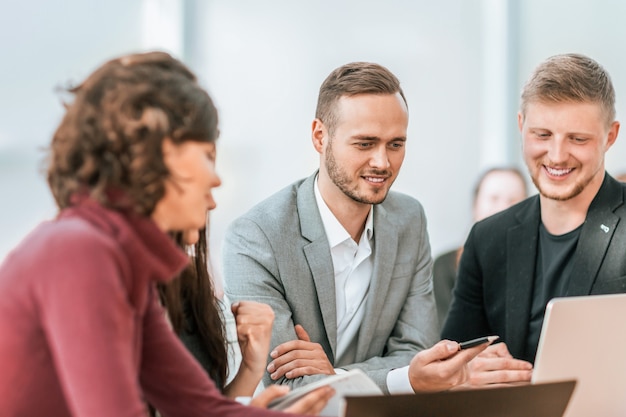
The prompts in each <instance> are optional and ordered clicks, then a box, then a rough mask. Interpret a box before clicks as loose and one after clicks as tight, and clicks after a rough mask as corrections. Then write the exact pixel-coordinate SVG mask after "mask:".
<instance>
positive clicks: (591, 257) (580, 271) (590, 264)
mask: <svg viewBox="0 0 626 417" xmlns="http://www.w3.org/2000/svg"><path fill="white" fill-rule="evenodd" d="M623 204H624V195H623V192H622V185H621V184H620V183H619V182H618V181H617V180H615V179H614V178H612V177H611V176H610V175H609V174H608V173H605V174H604V181H603V182H602V185H601V186H600V189H599V190H598V194H596V196H595V198H594V199H593V201H592V202H591V205H590V206H589V210H588V211H587V217H586V218H585V223H584V224H583V227H582V229H581V231H580V237H579V239H578V246H577V247H576V252H575V253H574V266H573V268H572V271H574V272H573V274H572V276H571V278H570V282H569V285H568V292H567V294H566V295H568V296H575V295H588V294H590V293H591V287H592V286H593V283H594V282H595V280H596V278H597V276H598V271H599V269H600V265H601V264H602V261H603V259H604V256H605V254H606V251H607V250H608V248H609V244H610V243H611V238H612V237H613V233H614V232H615V228H616V226H617V223H618V222H619V216H617V215H616V214H615V210H616V209H617V208H618V207H620V206H622V205H623Z"/></svg>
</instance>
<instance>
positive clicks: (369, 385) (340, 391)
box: [268, 369, 383, 417]
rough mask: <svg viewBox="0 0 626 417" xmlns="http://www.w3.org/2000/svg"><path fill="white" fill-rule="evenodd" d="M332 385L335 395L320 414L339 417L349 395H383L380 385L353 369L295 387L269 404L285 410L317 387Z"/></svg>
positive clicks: (274, 408)
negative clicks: (345, 398)
mask: <svg viewBox="0 0 626 417" xmlns="http://www.w3.org/2000/svg"><path fill="white" fill-rule="evenodd" d="M325 385H330V386H331V387H333V389H334V390H335V395H334V396H333V397H332V398H331V399H330V400H329V401H328V404H326V407H324V409H323V410H322V411H321V413H320V416H333V417H337V416H339V415H340V413H342V409H343V404H344V402H345V400H344V397H345V396H347V395H351V396H356V395H359V396H360V395H383V392H382V391H381V390H380V388H379V387H378V385H376V384H375V383H374V381H372V380H371V379H370V377H368V376H367V375H365V373H363V371H361V370H360V369H352V370H350V371H348V372H346V373H342V374H335V375H330V376H328V377H326V378H324V379H320V380H319V381H315V382H312V383H310V384H307V385H305V386H302V387H299V388H296V389H294V390H293V391H291V392H289V393H288V394H287V395H285V396H283V397H280V398H277V399H275V400H274V401H272V402H271V403H270V404H269V407H268V408H270V409H273V410H284V409H285V408H287V407H289V406H290V405H291V404H293V403H294V402H295V401H298V400H299V399H300V398H302V397H303V396H304V395H306V394H308V393H309V392H311V391H313V390H314V389H316V388H319V387H323V386H325Z"/></svg>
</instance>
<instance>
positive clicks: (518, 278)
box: [442, 174, 626, 362]
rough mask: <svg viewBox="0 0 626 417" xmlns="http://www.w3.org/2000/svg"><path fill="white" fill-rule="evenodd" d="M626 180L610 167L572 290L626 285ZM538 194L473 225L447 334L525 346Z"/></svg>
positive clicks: (519, 349) (515, 351)
mask: <svg viewBox="0 0 626 417" xmlns="http://www.w3.org/2000/svg"><path fill="white" fill-rule="evenodd" d="M625 201H626V184H622V183H620V182H618V181H617V180H615V179H613V178H612V177H611V176H609V175H608V174H606V175H605V178H604V181H603V183H602V186H601V187H600V190H599V191H598V194H597V195H596V196H595V198H594V199H593V201H592V202H591V205H590V206H589V210H588V212H587V218H586V219H585V222H584V224H583V226H582V229H581V231H580V237H579V241H578V246H577V247H576V252H575V254H574V260H573V262H574V265H573V268H572V276H571V277H570V281H569V286H568V288H567V296H576V295H589V294H610V293H622V292H626V205H625V204H624V203H625ZM539 222H540V208H539V196H538V195H535V196H533V197H530V198H528V199H526V200H524V201H522V202H521V203H519V204H517V205H515V206H513V207H511V208H509V209H507V210H505V211H503V212H501V213H498V214H495V215H493V216H491V217H489V218H487V219H485V220H483V221H480V222H478V223H476V224H475V225H474V227H473V228H472V230H471V232H470V234H469V237H468V238H467V241H466V243H465V248H464V250H463V255H462V256H461V261H460V264H459V271H458V276H457V283H456V286H455V289H454V294H453V298H454V299H453V302H452V306H451V309H450V313H449V315H448V318H447V320H446V323H445V325H444V328H443V331H442V337H443V338H446V339H451V340H457V341H461V340H467V339H472V338H475V337H479V336H486V335H492V334H495V335H499V336H500V340H501V341H503V342H505V343H506V344H507V346H508V348H509V351H510V352H511V354H512V355H513V356H514V357H516V358H519V359H525V360H528V361H531V362H532V361H534V358H529V357H528V356H529V355H528V354H527V353H526V352H525V350H526V348H525V346H526V338H527V335H528V324H529V318H530V309H531V304H532V302H531V301H532V300H531V297H532V293H533V281H534V273H535V261H536V258H537V241H538V238H539Z"/></svg>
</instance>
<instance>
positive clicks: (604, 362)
mask: <svg viewBox="0 0 626 417" xmlns="http://www.w3.org/2000/svg"><path fill="white" fill-rule="evenodd" d="M568 379H576V380H577V382H578V383H577V384H576V388H575V390H574V394H573V395H572V398H571V400H570V403H569V405H568V407H567V409H566V411H565V414H564V416H565V417H589V416H598V417H618V416H619V417H624V416H626V294H613V295H593V296H583V297H567V298H555V299H553V300H551V301H550V302H549V303H548V306H547V307H546V314H545V318H544V322H543V327H542V329H541V336H540V337H539V347H538V350H537V357H536V359H535V369H534V371H533V376H532V382H533V383H539V382H550V381H559V380H568Z"/></svg>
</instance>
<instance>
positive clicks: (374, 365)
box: [223, 62, 486, 392]
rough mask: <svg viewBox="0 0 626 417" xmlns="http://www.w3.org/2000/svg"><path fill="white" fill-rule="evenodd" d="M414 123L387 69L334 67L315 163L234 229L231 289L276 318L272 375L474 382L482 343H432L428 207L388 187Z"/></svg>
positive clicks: (427, 383)
mask: <svg viewBox="0 0 626 417" xmlns="http://www.w3.org/2000/svg"><path fill="white" fill-rule="evenodd" d="M407 125H408V109H407V104H406V100H405V97H404V94H403V92H402V89H401V88H400V84H399V81H398V80H397V78H396V77H395V76H394V75H393V74H392V73H390V72H389V71H388V70H387V69H386V68H384V67H381V66H380V65H377V64H371V63H363V62H356V63H352V64H347V65H344V66H342V67H340V68H337V69H336V70H335V71H333V72H332V73H331V74H330V75H329V76H328V78H327V79H326V80H325V81H324V83H323V84H322V86H321V88H320V93H319V99H318V105H317V111H316V119H315V120H314V121H313V125H312V141H313V146H314V147H315V149H316V151H317V152H318V153H319V154H320V167H319V170H318V171H317V172H315V173H314V174H313V175H311V176H310V177H309V178H306V179H304V180H301V181H298V182H296V183H294V184H292V185H291V186H289V187H287V188H285V189H284V190H282V191H280V192H278V193H277V194H275V195H274V196H272V197H270V198H269V199H267V200H265V201H264V202H262V203H260V204H258V205H257V206H256V207H254V208H253V209H252V210H250V211H249V212H248V213H247V214H245V215H243V216H242V217H241V218H239V219H237V220H236V221H235V222H234V223H233V224H232V225H231V226H230V227H229V230H228V232H227V235H226V239H225V243H224V248H223V256H224V259H223V268H224V278H225V289H226V294H227V295H228V297H229V298H230V299H231V300H233V301H238V300H256V301H259V302H263V303H267V304H269V305H270V306H271V307H272V308H273V309H274V313H275V317H276V318H275V321H274V329H273V335H272V346H273V350H272V352H271V355H270V356H271V358H270V361H271V362H270V363H269V365H268V367H267V370H268V374H267V375H266V378H265V382H266V383H270V382H275V383H276V382H277V383H283V384H289V385H291V386H297V385H302V384H306V383H308V382H311V381H313V380H316V379H319V378H320V377H322V376H324V375H328V374H334V373H338V372H345V371H346V370H349V369H353V368H359V369H361V370H363V371H365V372H366V373H367V374H368V375H369V376H370V377H371V378H372V379H373V380H374V381H375V382H376V383H377V384H378V385H379V386H380V387H381V389H382V390H383V391H384V392H413V391H419V390H440V389H447V388H450V387H452V386H454V385H457V384H459V383H462V382H464V381H465V380H466V378H467V362H468V361H469V360H470V359H471V358H472V357H474V356H475V355H476V354H478V353H479V352H480V351H482V350H483V349H484V348H485V347H486V345H482V346H478V347H476V348H473V349H467V350H463V351H460V352H459V345H458V343H456V342H452V341H441V342H439V343H437V344H435V343H436V342H437V340H438V335H437V317H436V309H435V305H434V299H433V294H432V277H431V269H432V260H431V253H430V246H429V242H428V235H427V231H426V219H425V216H424V211H423V209H422V206H421V205H420V203H419V202H417V201H416V200H415V199H413V198H411V197H408V196H406V195H402V194H399V193H395V192H390V191H389V189H390V187H391V185H392V183H393V182H394V180H395V179H396V177H397V175H398V171H399V170H400V167H401V165H402V161H403V159H404V154H405V148H404V145H405V142H406V140H407V137H406V136H407V134H406V132H407ZM433 345H434V346H433ZM418 352H420V353H418Z"/></svg>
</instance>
